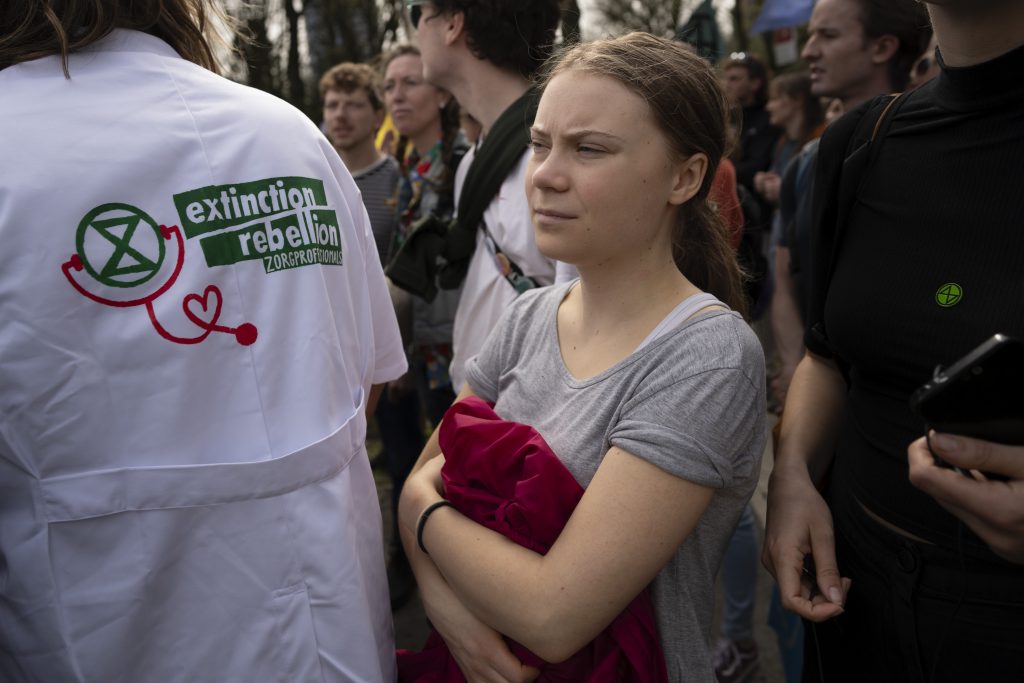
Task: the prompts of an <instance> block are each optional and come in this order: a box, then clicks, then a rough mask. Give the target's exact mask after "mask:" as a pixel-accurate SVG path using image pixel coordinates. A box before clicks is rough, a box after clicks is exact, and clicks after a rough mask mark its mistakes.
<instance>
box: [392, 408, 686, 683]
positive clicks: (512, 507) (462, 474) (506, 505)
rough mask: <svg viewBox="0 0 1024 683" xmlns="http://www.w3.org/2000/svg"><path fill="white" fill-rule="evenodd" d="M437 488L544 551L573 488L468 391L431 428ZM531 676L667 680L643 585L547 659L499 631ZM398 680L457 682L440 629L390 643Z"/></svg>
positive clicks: (567, 509)
mask: <svg viewBox="0 0 1024 683" xmlns="http://www.w3.org/2000/svg"><path fill="white" fill-rule="evenodd" d="M439 437H440V444H441V451H442V452H443V453H444V454H445V465H444V467H443V468H442V469H441V477H442V479H443V481H444V485H445V494H446V496H447V498H448V500H450V501H451V502H452V503H453V504H454V505H455V507H456V509H458V510H459V512H461V513H462V514H464V515H466V516H467V517H469V518H470V519H472V520H474V521H475V522H477V523H479V524H482V525H484V526H486V527H487V528H489V529H493V530H494V531H497V532H498V533H500V534H502V535H503V536H505V537H507V538H509V539H511V540H513V541H515V542H516V543H518V544H519V545H521V546H523V547H526V548H529V549H531V550H533V551H535V552H538V553H541V554H544V553H546V552H547V551H548V550H549V549H550V548H551V546H552V545H553V544H554V542H555V540H556V539H557V538H558V535H559V534H560V533H561V531H562V528H563V527H564V526H565V524H566V522H567V521H568V520H569V517H570V516H571V515H572V511H573V510H574V509H575V508H576V505H577V503H579V501H580V498H582V497H583V488H582V487H581V486H580V485H579V483H578V482H577V481H576V479H575V478H574V477H573V476H572V474H571V473H570V472H569V470H567V469H566V468H565V466H564V465H563V464H562V463H561V461H560V460H559V459H558V457H557V456H555V454H554V452H553V451H552V450H551V447H550V446H548V444H547V443H546V442H545V441H544V439H543V438H542V437H541V435H540V434H538V433H537V431H536V430H534V429H533V428H532V427H529V426H527V425H523V424H519V423H516V422H508V421H505V420H502V419H501V418H500V417H498V415H497V414H496V413H495V412H494V411H493V410H492V409H491V407H490V406H489V405H488V404H487V403H486V402H484V401H483V400H481V399H479V398H476V397H471V398H468V399H465V400H463V401H460V402H459V403H456V404H455V405H453V406H452V407H451V408H450V409H449V410H448V412H447V413H446V414H445V417H444V421H443V422H442V423H441V431H440V434H439ZM506 642H508V644H509V648H510V649H511V650H512V653H513V654H515V655H516V657H518V658H519V659H520V661H522V662H523V663H524V664H528V665H530V666H534V667H537V668H538V669H540V672H541V673H540V676H539V678H538V679H537V680H538V681H548V682H552V683H554V682H563V681H564V682H566V683H568V682H569V681H573V682H577V681H586V682H593V683H599V682H601V683H603V682H609V683H611V682H616V683H618V682H625V683H629V682H633V681H635V682H636V683H641V682H643V683H657V682H659V681H667V680H668V676H667V673H666V670H665V658H664V655H663V654H662V651H661V645H660V643H659V641H658V633H657V629H656V628H655V625H654V611H653V607H652V605H651V601H650V596H649V595H648V592H647V591H646V590H645V591H643V592H642V593H640V595H638V596H637V597H636V598H634V600H633V601H632V602H631V603H630V604H629V605H628V606H627V607H626V609H625V610H624V611H623V612H622V614H620V615H619V616H618V617H616V618H615V620H614V621H613V622H612V623H611V624H609V626H608V627H607V628H606V629H605V630H604V631H602V632H601V633H600V634H598V636H597V637H596V638H595V639H594V640H593V641H591V642H590V643H589V644H588V645H587V646H586V647H584V648H583V649H582V650H580V651H579V652H577V653H576V654H574V655H573V656H572V657H570V658H569V659H567V660H566V661H564V662H562V663H560V664H549V663H547V662H545V661H543V660H542V659H540V658H539V657H537V656H536V655H534V654H533V653H532V652H530V651H529V650H527V649H526V648H525V647H523V646H522V645H520V644H518V643H516V642H514V641H512V640H510V639H508V638H506ZM398 680H399V681H401V682H405V681H409V682H412V681H416V682H417V683H449V682H452V683H454V682H462V681H465V678H464V677H463V675H462V672H461V671H459V667H458V665H457V664H456V663H455V660H454V659H453V658H452V656H451V654H450V653H449V652H448V648H447V646H446V645H445V643H444V641H443V640H442V639H441V637H440V636H439V635H438V634H437V633H436V632H432V633H431V635H430V638H429V639H428V640H427V643H426V645H425V646H424V648H423V650H422V651H420V652H410V651H407V650H399V651H398Z"/></svg>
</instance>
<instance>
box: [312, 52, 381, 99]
mask: <svg viewBox="0 0 1024 683" xmlns="http://www.w3.org/2000/svg"><path fill="white" fill-rule="evenodd" d="M328 90H340V91H341V92H344V93H350V92H355V91H356V90H362V91H364V92H365V93H366V96H367V97H368V98H369V99H370V106H372V107H373V110H374V111H380V110H382V109H384V93H383V90H382V84H381V77H380V74H379V73H378V72H377V71H376V70H375V69H374V68H373V67H371V66H369V65H367V64H356V63H355V62H342V63H341V64H335V65H334V66H332V67H331V68H330V69H328V70H327V71H325V72H324V75H323V76H321V77H320V99H323V98H324V97H325V96H326V95H327V91H328Z"/></svg>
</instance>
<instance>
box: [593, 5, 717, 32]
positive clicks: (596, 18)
mask: <svg viewBox="0 0 1024 683" xmlns="http://www.w3.org/2000/svg"><path fill="white" fill-rule="evenodd" d="M578 1H579V3H580V14H581V15H582V16H581V21H580V23H581V28H582V30H583V37H584V39H586V40H590V39H593V38H600V37H601V15H600V14H599V13H598V12H597V10H596V9H594V7H595V5H596V4H597V0H578ZM688 2H690V3H691V4H692V5H693V6H694V7H696V6H697V5H699V4H700V1H699V0H688ZM712 4H713V5H714V6H715V9H717V10H718V27H719V28H720V29H721V30H722V33H723V35H724V36H728V35H730V34H731V33H732V22H731V21H730V20H729V10H731V9H732V7H733V5H735V4H736V0H712ZM686 16H688V15H685V16H684V20H685V19H686Z"/></svg>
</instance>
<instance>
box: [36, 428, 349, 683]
mask: <svg viewBox="0 0 1024 683" xmlns="http://www.w3.org/2000/svg"><path fill="white" fill-rule="evenodd" d="M357 451H358V448H357V447H356V445H355V444H353V443H351V433H350V430H349V429H348V425H345V426H343V427H342V428H341V429H339V430H338V431H336V432H335V433H334V434H333V435H331V436H330V437H328V438H327V439H324V440H322V441H320V442H317V443H315V444H312V445H310V446H308V447H306V448H304V449H301V450H300V451H297V452H294V453H291V454H288V455H286V456H284V457H281V458H277V459H274V460H265V461H254V462H247V463H229V464H210V465H199V466H185V467H171V468H168V467H159V468H124V469H119V470H111V471H94V472H86V473H82V474H79V475H75V476H73V477H61V478H52V479H49V480H43V481H42V482H40V483H41V490H42V499H43V501H44V503H45V510H46V515H47V518H48V524H47V530H48V532H47V533H48V544H49V558H50V567H49V570H50V571H51V572H52V574H53V582H54V589H55V600H56V606H57V609H58V610H59V622H60V624H61V626H60V628H61V631H62V633H61V638H62V640H63V642H65V643H67V644H68V650H69V653H70V656H71V657H72V658H73V659H74V661H75V667H76V668H77V669H78V670H79V671H80V672H81V673H82V675H83V677H84V680H89V681H92V680H96V681H104V683H120V682H122V681H123V682H124V683H147V682H149V681H153V682H154V683H176V682H177V681H181V682H182V683H185V682H191V681H199V680H209V681H214V680H216V681H260V682H261V683H263V682H266V683H276V682H278V681H280V682H281V683H295V682H300V683H306V682H309V683H320V682H321V681H323V674H322V673H321V671H320V659H319V655H318V642H317V638H316V633H315V631H314V628H313V615H312V607H311V601H310V598H309V593H308V591H307V588H306V584H305V581H304V579H305V574H306V571H307V567H308V563H307V562H306V560H305V559H304V553H305V552H306V551H307V549H305V548H302V547H301V542H300V540H299V539H301V537H302V534H301V529H302V525H303V524H306V523H308V521H309V520H306V519H303V518H302V517H301V514H299V513H298V511H300V510H301V509H302V506H303V501H304V500H305V498H306V497H307V496H310V495H314V494H311V493H310V491H311V489H310V486H311V485H313V484H316V483H318V482H322V481H324V480H326V479H330V478H332V477H334V476H335V475H337V473H338V472H340V471H342V470H344V469H345V468H346V467H347V466H348V464H349V462H350V460H351V458H352V456H353V453H355V452H357Z"/></svg>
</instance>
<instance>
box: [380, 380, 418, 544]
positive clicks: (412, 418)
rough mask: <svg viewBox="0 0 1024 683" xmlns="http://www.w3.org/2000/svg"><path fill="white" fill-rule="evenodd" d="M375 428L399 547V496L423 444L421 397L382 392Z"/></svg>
mask: <svg viewBox="0 0 1024 683" xmlns="http://www.w3.org/2000/svg"><path fill="white" fill-rule="evenodd" d="M374 417H376V418H377V428H378V429H379V431H380V440H381V444H382V446H383V448H384V461H385V462H386V463H387V466H388V474H389V475H390V476H391V512H392V516H391V518H392V520H393V524H392V532H393V543H392V545H393V547H395V548H401V543H400V541H399V539H398V497H399V495H401V493H402V485H403V484H405V478H406V477H407V476H409V472H411V471H412V466H413V465H415V464H416V459H417V458H419V457H420V452H421V451H422V450H423V446H424V445H425V444H426V439H425V438H424V436H423V422H422V420H421V418H420V400H419V396H417V394H416V392H415V391H409V392H406V393H403V394H398V393H397V392H392V391H391V390H390V388H388V389H385V390H384V392H383V393H381V396H380V401H378V403H377V412H376V413H375V414H374Z"/></svg>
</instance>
